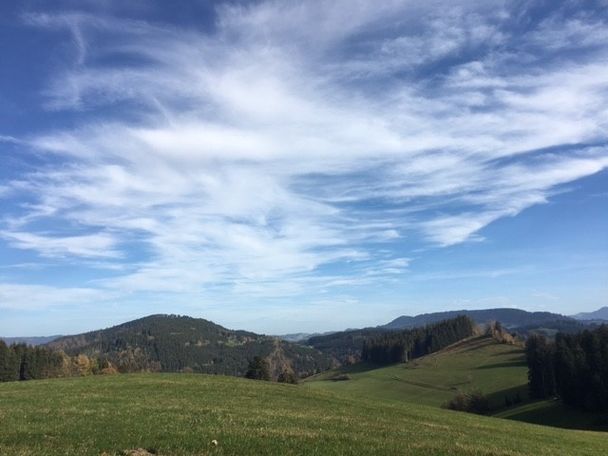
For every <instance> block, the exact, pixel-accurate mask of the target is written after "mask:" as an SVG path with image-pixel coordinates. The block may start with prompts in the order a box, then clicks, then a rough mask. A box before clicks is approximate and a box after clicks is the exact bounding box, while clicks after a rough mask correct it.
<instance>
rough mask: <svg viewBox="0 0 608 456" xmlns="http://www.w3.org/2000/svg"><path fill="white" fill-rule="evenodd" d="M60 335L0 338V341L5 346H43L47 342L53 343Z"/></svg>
mask: <svg viewBox="0 0 608 456" xmlns="http://www.w3.org/2000/svg"><path fill="white" fill-rule="evenodd" d="M60 337H63V336H60V335H56V336H34V337H2V336H0V340H3V341H4V342H5V343H6V344H8V345H11V344H26V345H34V346H36V345H45V344H48V343H49V342H52V341H54V340H55V339H59V338H60Z"/></svg>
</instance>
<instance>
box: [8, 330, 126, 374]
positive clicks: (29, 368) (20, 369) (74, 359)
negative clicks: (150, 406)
mask: <svg viewBox="0 0 608 456" xmlns="http://www.w3.org/2000/svg"><path fill="white" fill-rule="evenodd" d="M113 372H115V369H114V368H113V367H112V366H111V365H110V364H108V363H107V362H103V361H102V362H100V361H99V360H98V359H97V358H89V357H88V356H86V355H77V356H68V355H66V354H65V353H64V352H62V351H56V350H52V349H50V348H46V347H33V346H30V345H25V344H12V345H7V344H6V343H5V342H4V341H2V340H0V382H11V381H18V380H36V379H43V378H55V377H72V376H85V375H92V374H97V373H113Z"/></svg>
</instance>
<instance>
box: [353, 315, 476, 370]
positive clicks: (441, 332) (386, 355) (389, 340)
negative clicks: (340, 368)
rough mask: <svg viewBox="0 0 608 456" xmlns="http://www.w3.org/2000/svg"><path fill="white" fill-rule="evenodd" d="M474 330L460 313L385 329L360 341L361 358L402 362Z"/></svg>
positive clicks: (461, 337)
mask: <svg viewBox="0 0 608 456" xmlns="http://www.w3.org/2000/svg"><path fill="white" fill-rule="evenodd" d="M474 332H475V323H474V322H473V320H471V319H470V318H469V317H467V316H464V315H461V316H458V317H456V318H452V319H449V320H445V321H441V322H439V323H435V324H432V325H427V326H425V327H423V328H415V329H412V330H404V331H399V332H387V333H385V334H382V335H380V336H377V337H372V338H369V339H366V340H365V341H364V342H363V349H362V353H361V359H362V360H363V361H368V362H371V363H375V364H392V363H405V362H407V361H409V360H410V359H414V358H419V357H421V356H424V355H427V354H429V353H433V352H436V351H438V350H441V349H442V348H445V347H447V346H448V345H451V344H453V343H455V342H458V341H459V340H462V339H464V338H466V337H470V336H472V335H473V334H474Z"/></svg>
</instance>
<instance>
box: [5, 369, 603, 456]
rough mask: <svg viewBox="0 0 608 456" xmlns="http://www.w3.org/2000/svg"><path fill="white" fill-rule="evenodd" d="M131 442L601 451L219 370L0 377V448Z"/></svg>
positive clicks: (188, 447) (472, 419) (178, 447)
mask: <svg viewBox="0 0 608 456" xmlns="http://www.w3.org/2000/svg"><path fill="white" fill-rule="evenodd" d="M214 439H215V440H217V441H218V445H217V446H214V445H213V444H212V443H211V442H212V440H214ZM134 448H147V449H148V450H149V451H150V452H151V453H154V454H159V455H207V454H209V455H229V454H244V455H296V454H306V455H361V454H374V455H389V454H391V455H392V454H408V455H442V454H452V455H556V454H568V455H578V454H580V455H604V454H605V452H606V448H608V438H607V437H606V435H603V434H600V433H593V432H586V431H564V430H558V429H554V428H549V427H544V426H536V425H532V424H525V423H519V422H516V421H508V420H500V419H496V418H489V417H482V416H476V415H470V414H465V413H459V412H452V411H448V410H442V409H439V408H436V407H428V406H424V405H417V404H407V403H394V404H391V403H386V402H383V401H376V400H370V399H366V398H360V399H354V398H350V397H347V396H345V395H338V394H334V393H332V392H330V391H325V390H315V389H311V388H308V387H305V386H302V385H300V386H293V385H282V384H275V383H266V382H258V381H253V380H245V379H237V378H230V377H220V376H203V375H188V374H138V375H117V376H100V377H85V378H69V379H54V380H41V381H29V382H14V383H3V384H0V454H1V455H11V456H19V455H23V456H25V455H79V456H82V455H100V454H104V453H105V454H106V455H118V454H124V451H125V450H129V449H134Z"/></svg>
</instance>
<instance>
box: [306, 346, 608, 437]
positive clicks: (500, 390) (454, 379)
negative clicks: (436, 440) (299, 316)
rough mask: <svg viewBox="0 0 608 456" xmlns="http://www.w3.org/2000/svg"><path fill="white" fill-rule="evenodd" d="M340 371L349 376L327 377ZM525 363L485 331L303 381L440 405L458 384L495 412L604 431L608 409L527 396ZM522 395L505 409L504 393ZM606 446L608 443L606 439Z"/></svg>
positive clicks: (514, 350)
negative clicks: (392, 361) (405, 358)
mask: <svg viewBox="0 0 608 456" xmlns="http://www.w3.org/2000/svg"><path fill="white" fill-rule="evenodd" d="M340 373H348V375H349V376H350V377H351V380H348V381H328V380H327V379H329V378H331V377H332V376H335V375H337V374H340ZM527 375H528V369H527V367H526V365H525V356H524V353H523V349H521V348H518V347H515V346H511V345H504V344H499V343H497V342H495V341H494V340H493V339H491V338H489V337H477V338H472V339H468V340H465V341H463V342H460V343H458V344H455V345H453V346H451V347H449V348H448V349H446V350H442V351H440V352H438V353H435V354H433V355H429V356H426V357H424V358H420V359H418V360H415V361H413V362H410V363H407V364H397V365H392V366H388V367H380V368H378V367H377V366H365V365H356V366H351V367H347V368H342V369H337V370H333V371H328V372H324V373H322V374H319V375H316V376H314V377H311V378H310V379H309V380H307V382H306V383H305V385H306V386H307V387H309V388H312V389H315V390H318V389H320V390H329V391H333V392H336V393H341V394H346V395H349V396H353V397H368V398H374V399H376V400H383V401H387V402H410V403H416V404H424V405H432V406H435V407H439V406H441V405H443V404H445V403H446V402H447V401H449V400H450V399H451V398H452V397H454V395H455V393H456V391H457V390H461V391H473V390H480V391H481V392H483V393H484V394H486V395H487V396H488V399H489V400H490V406H491V408H493V409H495V411H496V413H495V416H496V417H500V418H506V419H510V420H517V421H525V422H528V423H536V424H544V425H550V426H556V427H563V428H570V429H592V430H597V431H608V416H607V415H606V414H591V413H583V412H579V411H576V410H571V409H568V408H566V407H564V406H562V405H561V404H560V403H558V402H556V401H535V402H529V401H528V387H527V381H528V380H527ZM516 393H517V394H519V397H520V398H521V399H522V400H523V401H524V402H523V403H521V404H519V405H515V406H512V407H510V408H508V409H505V408H504V406H505V396H508V397H509V398H511V399H512V398H514V397H515V394H516ZM607 447H608V443H607Z"/></svg>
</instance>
